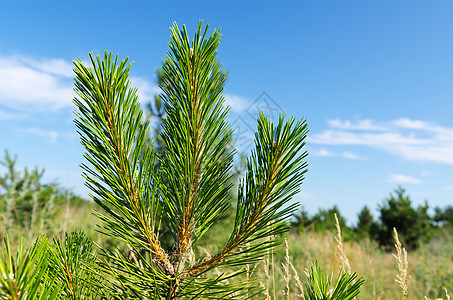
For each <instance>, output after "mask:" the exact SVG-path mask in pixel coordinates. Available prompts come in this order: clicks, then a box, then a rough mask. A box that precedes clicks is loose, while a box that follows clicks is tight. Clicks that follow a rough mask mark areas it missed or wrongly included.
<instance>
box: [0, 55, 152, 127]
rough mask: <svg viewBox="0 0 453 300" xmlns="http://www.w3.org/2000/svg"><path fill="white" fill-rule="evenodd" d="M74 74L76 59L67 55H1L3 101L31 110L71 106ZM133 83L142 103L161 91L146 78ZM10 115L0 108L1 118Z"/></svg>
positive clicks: (135, 79) (0, 88) (0, 77)
mask: <svg viewBox="0 0 453 300" xmlns="http://www.w3.org/2000/svg"><path fill="white" fill-rule="evenodd" d="M87 65H90V63H87ZM73 77H74V73H73V71H72V63H71V62H69V61H66V60H63V59H47V58H46V59H34V58H30V57H26V56H8V57H6V56H0V105H3V106H5V107H9V108H13V109H16V110H20V111H28V112H32V111H49V110H56V109H60V108H63V107H71V106H72V105H73V104H72V99H73V98H74V96H75V93H74V91H73ZM131 83H132V86H135V87H137V89H138V96H139V99H140V101H141V102H142V103H145V102H148V101H151V100H152V99H153V96H154V95H155V94H159V93H160V88H159V87H157V86H156V85H155V84H153V83H150V82H149V81H147V80H146V79H144V78H140V77H131ZM6 118H12V116H10V115H6V114H5V113H2V112H0V119H6Z"/></svg>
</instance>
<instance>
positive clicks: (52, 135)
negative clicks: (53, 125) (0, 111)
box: [17, 127, 60, 144]
mask: <svg viewBox="0 0 453 300" xmlns="http://www.w3.org/2000/svg"><path fill="white" fill-rule="evenodd" d="M17 131H19V132H21V133H24V134H30V135H33V136H36V137H40V138H45V139H46V140H48V141H49V143H51V144H55V143H56V142H57V138H58V136H59V135H60V134H59V133H58V132H56V131H53V130H43V129H40V128H34V127H31V128H21V129H17Z"/></svg>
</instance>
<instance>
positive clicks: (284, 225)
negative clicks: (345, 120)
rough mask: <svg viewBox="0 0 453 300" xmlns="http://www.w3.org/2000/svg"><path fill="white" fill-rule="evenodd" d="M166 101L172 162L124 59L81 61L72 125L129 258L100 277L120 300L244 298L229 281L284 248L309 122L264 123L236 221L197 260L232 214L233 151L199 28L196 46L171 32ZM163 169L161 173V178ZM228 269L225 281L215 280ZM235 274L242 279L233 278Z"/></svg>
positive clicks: (219, 80)
mask: <svg viewBox="0 0 453 300" xmlns="http://www.w3.org/2000/svg"><path fill="white" fill-rule="evenodd" d="M170 31H171V41H170V42H169V47H170V50H169V52H168V54H167V59H166V63H165V64H164V68H163V80H162V82H164V83H165V84H163V85H162V86H161V88H162V94H161V96H160V99H162V101H163V102H164V104H165V105H164V107H165V117H164V118H163V123H162V132H161V138H162V141H163V143H164V144H165V148H164V153H158V152H156V151H153V144H152V143H151V144H148V143H147V141H146V139H147V137H148V136H149V126H148V125H149V122H145V124H143V123H142V119H143V118H142V115H143V112H142V110H141V109H140V105H139V102H138V97H137V91H136V89H135V88H132V87H131V86H130V81H129V79H128V75H129V70H130V67H131V64H129V63H128V59H123V60H120V59H119V58H118V56H116V57H115V56H113V55H112V53H109V52H105V53H104V56H103V58H101V57H100V56H94V55H93V54H90V59H91V64H92V65H91V66H85V65H84V64H83V63H82V61H81V60H80V59H79V60H77V61H76V62H75V67H74V71H75V74H76V77H75V91H76V93H77V97H76V98H75V100H74V103H75V104H76V106H77V109H78V112H76V115H77V119H76V125H77V127H78V131H79V133H80V136H81V142H82V144H83V146H84V147H85V149H86V153H85V158H86V159H87V161H88V162H89V165H85V164H82V168H83V170H84V176H85V178H86V184H87V186H88V187H89V188H90V189H91V197H92V198H93V200H94V201H95V202H96V203H97V204H99V206H100V207H101V208H102V210H101V211H99V212H97V215H98V216H99V218H100V220H101V221H102V229H101V231H102V232H103V233H104V234H106V235H108V236H110V237H113V238H116V239H118V240H120V241H122V242H124V243H126V244H128V246H129V247H130V249H132V250H131V253H130V254H125V253H123V252H121V251H116V252H108V251H106V252H105V253H104V255H105V258H106V259H105V261H104V263H103V265H102V266H101V267H102V268H103V272H105V276H106V277H107V278H109V280H110V281H111V283H110V284H109V285H107V286H103V288H105V289H107V290H109V298H113V299H131V298H135V299H137V298H140V299H175V298H179V297H183V298H186V297H187V298H191V299H193V298H198V297H203V298H213V299H220V298H231V297H241V296H245V293H246V292H247V295H249V296H252V295H253V293H249V292H250V289H247V290H244V287H245V286H248V284H249V283H248V282H240V281H232V280H230V281H227V279H231V278H232V277H234V276H236V275H237V274H240V273H241V272H244V270H245V269H244V268H242V267H244V266H245V265H247V264H251V263H255V262H258V261H260V259H261V258H262V257H263V256H264V255H265V254H266V253H267V251H269V249H271V248H272V247H274V246H276V245H278V244H279V243H280V242H281V240H280V239H279V238H276V239H274V238H271V237H274V236H277V237H278V236H279V235H281V234H282V233H284V232H286V231H287V230H288V229H289V218H290V217H291V216H292V214H293V213H294V211H295V209H296V208H297V204H295V203H293V204H292V203H290V200H291V198H292V196H294V195H295V194H296V193H298V192H299V190H300V185H301V183H302V180H303V178H304V174H305V172H306V166H307V165H306V162H305V160H304V158H305V156H306V152H303V151H302V150H303V146H304V145H305V142H304V140H305V137H306V134H307V132H308V128H307V125H306V122H305V121H304V120H301V121H296V120H295V119H294V118H289V119H286V118H285V116H280V118H279V120H278V123H277V124H273V122H271V121H270V120H269V119H268V118H267V117H266V116H265V115H263V114H260V115H259V117H258V120H257V123H258V124H257V131H256V133H255V147H254V149H253V150H252V153H251V156H250V157H249V158H248V159H247V163H246V169H247V174H246V176H245V178H244V179H242V180H241V182H240V184H239V187H238V193H237V194H238V200H237V204H236V211H235V214H236V215H235V222H234V226H233V228H232V229H231V233H230V234H229V238H228V240H227V242H226V243H225V245H223V246H222V247H221V248H220V249H219V250H218V252H217V253H214V254H212V255H211V256H206V257H195V259H193V256H194V251H193V247H194V245H195V244H196V243H197V242H198V241H199V240H200V239H202V238H203V236H204V234H205V233H206V232H207V231H208V230H209V228H210V227H211V225H212V224H213V223H214V222H215V221H216V220H218V219H219V217H220V216H222V214H223V213H225V212H226V211H227V209H228V207H229V205H230V202H231V201H230V197H231V193H230V192H229V189H230V188H231V183H230V182H229V180H230V178H231V176H232V164H233V156H234V153H235V152H234V151H232V150H231V149H229V147H227V145H228V144H229V142H230V141H231V134H232V131H231V129H230V126H229V123H228V121H227V119H226V117H227V113H228V108H226V107H225V106H224V98H223V96H222V92H223V84H224V80H225V79H224V76H223V77H222V73H221V69H220V67H221V65H220V63H219V62H218V60H217V47H218V45H219V42H220V36H221V35H220V32H219V30H214V31H213V32H212V33H211V34H208V26H206V27H204V28H203V24H202V23H201V22H200V23H199V25H198V28H197V31H196V33H195V36H194V38H193V40H190V39H189V37H188V33H187V30H186V27H185V26H184V27H183V28H182V30H180V29H179V28H178V26H177V25H176V23H175V24H174V26H173V27H172V28H171V29H170ZM155 166H159V167H158V168H156V167H155ZM163 222H165V224H166V225H167V226H168V227H169V229H170V231H171V232H172V236H173V244H174V246H173V248H172V249H171V251H169V250H166V249H164V248H163V247H162V246H161V243H160V240H159V229H160V227H161V224H163ZM223 267H228V268H224V269H223V270H224V271H222V272H223V273H221V275H212V272H210V271H212V270H213V269H217V268H223ZM231 268H237V272H230V271H229V270H231Z"/></svg>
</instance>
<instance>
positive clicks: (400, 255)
mask: <svg viewBox="0 0 453 300" xmlns="http://www.w3.org/2000/svg"><path fill="white" fill-rule="evenodd" d="M393 237H394V238H395V249H396V254H393V257H395V259H396V262H397V266H398V274H397V275H396V279H395V281H396V282H397V283H398V284H399V285H400V287H401V289H402V295H401V296H402V299H403V300H406V299H407V294H408V291H409V280H410V278H411V276H410V275H409V273H408V270H409V264H408V262H407V251H406V249H404V248H403V247H402V246H401V242H400V240H399V238H398V232H397V231H396V228H393Z"/></svg>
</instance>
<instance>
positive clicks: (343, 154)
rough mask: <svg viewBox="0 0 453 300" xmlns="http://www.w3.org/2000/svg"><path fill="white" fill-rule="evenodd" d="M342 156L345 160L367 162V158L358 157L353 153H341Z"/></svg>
mask: <svg viewBox="0 0 453 300" xmlns="http://www.w3.org/2000/svg"><path fill="white" fill-rule="evenodd" d="M341 156H342V157H344V158H347V159H352V160H366V158H365V157H362V156H358V155H355V154H354V153H352V152H347V151H346V152H343V153H341Z"/></svg>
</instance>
